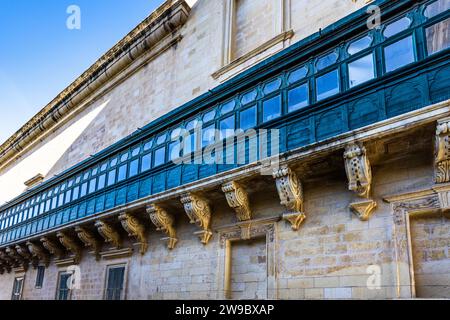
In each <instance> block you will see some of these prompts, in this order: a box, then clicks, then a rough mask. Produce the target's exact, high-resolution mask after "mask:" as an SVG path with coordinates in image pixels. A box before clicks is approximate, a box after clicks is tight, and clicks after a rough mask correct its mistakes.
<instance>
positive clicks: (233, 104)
mask: <svg viewBox="0 0 450 320" xmlns="http://www.w3.org/2000/svg"><path fill="white" fill-rule="evenodd" d="M235 107H236V101H235V100H231V101H230V102H227V103H225V104H224V105H223V106H222V109H220V114H221V115H225V114H227V113H230V112H231V111H233V110H234V108H235Z"/></svg>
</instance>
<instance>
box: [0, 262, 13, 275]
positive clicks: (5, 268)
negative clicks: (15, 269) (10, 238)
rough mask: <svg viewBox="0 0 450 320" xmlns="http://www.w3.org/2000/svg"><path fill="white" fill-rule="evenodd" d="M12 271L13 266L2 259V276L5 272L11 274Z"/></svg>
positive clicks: (0, 273) (0, 263) (0, 271)
mask: <svg viewBox="0 0 450 320" xmlns="http://www.w3.org/2000/svg"><path fill="white" fill-rule="evenodd" d="M11 270H12V269H11V265H10V264H9V263H8V262H6V261H5V260H3V259H0V275H2V274H4V273H5V272H8V273H10V272H11Z"/></svg>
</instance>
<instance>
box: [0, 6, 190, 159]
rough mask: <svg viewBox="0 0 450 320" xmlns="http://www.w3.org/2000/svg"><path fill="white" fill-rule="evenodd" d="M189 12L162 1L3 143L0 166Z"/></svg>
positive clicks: (67, 113)
mask: <svg viewBox="0 0 450 320" xmlns="http://www.w3.org/2000/svg"><path fill="white" fill-rule="evenodd" d="M190 10H191V9H190V6H189V5H188V4H187V3H186V1H185V0H167V1H166V2H164V3H163V4H162V5H161V6H160V7H159V8H157V9H156V10H155V11H154V12H153V13H152V14H151V15H150V16H149V17H147V18H146V19H145V20H144V21H143V22H141V23H140V24H139V25H138V26H137V27H136V28H135V29H133V30H132V31H131V32H130V33H129V34H128V35H126V36H125V37H124V38H123V39H122V40H120V41H119V42H118V43H117V44H116V45H115V46H114V47H112V48H111V49H110V50H109V51H108V52H106V53H105V54H104V55H103V56H102V57H101V58H100V59H98V60H97V61H96V62H95V63H94V64H93V65H92V66H91V67H90V68H89V69H88V70H86V71H85V72H84V73H83V74H82V75H81V76H80V77H78V78H77V79H76V80H75V81H74V82H73V83H72V84H70V85H69V86H68V87H67V88H66V89H64V90H63V91H62V92H61V93H60V94H59V95H58V96H57V97H56V98H55V99H53V100H52V101H51V102H50V103H49V104H47V105H46V106H45V107H44V108H43V109H42V110H41V111H40V112H38V113H37V114H36V115H35V116H34V117H33V118H32V119H31V120H29V121H28V122H27V123H26V124H25V125H24V126H22V128H20V129H19V130H18V131H17V132H16V133H14V134H13V135H12V136H11V137H10V138H9V139H8V140H6V141H5V142H4V143H3V144H2V145H1V146H0V166H3V165H4V164H6V163H7V162H8V161H9V160H10V159H11V158H13V157H15V156H16V155H18V154H19V153H20V152H21V151H22V150H24V149H25V148H26V147H27V146H28V145H29V144H30V143H32V142H33V141H34V140H35V139H36V138H37V137H39V136H40V135H42V134H44V133H46V132H48V131H49V130H50V129H51V128H53V127H54V126H55V125H56V124H58V123H60V122H61V121H62V120H63V119H65V118H66V117H67V116H69V115H70V114H71V112H72V111H74V110H75V109H76V108H77V107H78V106H79V104H80V103H81V102H82V101H83V100H85V99H86V98H87V97H89V95H91V94H92V93H94V92H95V91H96V90H98V88H100V87H101V86H103V85H104V84H105V83H107V82H108V81H110V80H111V79H112V78H114V77H115V76H116V75H117V74H119V73H120V72H121V71H122V70H124V69H126V68H127V67H128V66H129V65H131V64H132V63H133V62H134V61H135V60H136V59H138V58H139V57H140V56H142V54H144V53H145V52H146V51H147V50H148V49H150V48H152V47H154V46H155V45H156V44H157V43H158V42H159V41H161V40H162V39H164V38H165V37H166V36H167V35H169V34H171V33H172V32H173V31H175V30H177V29H179V28H180V27H181V26H182V25H183V24H184V23H185V22H186V21H187V18H188V16H189V13H190Z"/></svg>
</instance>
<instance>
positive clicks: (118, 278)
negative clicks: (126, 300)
mask: <svg viewBox="0 0 450 320" xmlns="http://www.w3.org/2000/svg"><path fill="white" fill-rule="evenodd" d="M124 278H125V267H114V268H109V270H108V279H107V284H106V292H105V300H120V299H121V298H122V291H123V282H124Z"/></svg>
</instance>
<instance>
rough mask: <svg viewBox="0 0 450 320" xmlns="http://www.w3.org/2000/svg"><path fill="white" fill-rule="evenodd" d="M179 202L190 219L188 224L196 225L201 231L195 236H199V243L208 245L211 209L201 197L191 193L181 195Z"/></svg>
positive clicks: (210, 233)
mask: <svg viewBox="0 0 450 320" xmlns="http://www.w3.org/2000/svg"><path fill="white" fill-rule="evenodd" d="M180 201H181V203H182V204H183V206H184V211H186V214H187V215H188V217H189V219H190V223H191V224H196V225H198V226H199V227H200V228H201V229H202V230H201V231H198V232H195V234H196V235H198V236H199V238H200V241H201V243H203V244H204V245H206V244H208V242H209V240H210V239H211V236H212V232H211V229H210V224H211V208H210V206H209V204H208V202H207V201H206V200H205V199H204V198H203V197H201V196H199V195H196V194H193V193H186V194H184V195H182V196H181V199H180Z"/></svg>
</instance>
